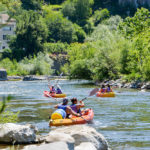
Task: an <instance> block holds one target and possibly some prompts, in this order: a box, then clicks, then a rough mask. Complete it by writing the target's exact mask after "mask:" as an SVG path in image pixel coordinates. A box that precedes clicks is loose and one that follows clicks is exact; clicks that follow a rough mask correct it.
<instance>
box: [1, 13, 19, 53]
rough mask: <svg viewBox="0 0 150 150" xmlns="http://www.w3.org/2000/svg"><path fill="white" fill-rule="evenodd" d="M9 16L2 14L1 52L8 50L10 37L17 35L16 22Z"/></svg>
mask: <svg viewBox="0 0 150 150" xmlns="http://www.w3.org/2000/svg"><path fill="white" fill-rule="evenodd" d="M8 19H9V16H8V15H7V14H0V51H2V49H5V48H8V36H10V35H13V34H15V33H14V29H15V27H16V21H15V20H14V19H10V20H8Z"/></svg>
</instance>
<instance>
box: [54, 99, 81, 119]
mask: <svg viewBox="0 0 150 150" xmlns="http://www.w3.org/2000/svg"><path fill="white" fill-rule="evenodd" d="M54 108H57V109H63V110H64V111H65V112H66V114H67V116H66V118H69V116H70V115H74V116H77V117H80V116H81V115H80V114H79V113H76V112H75V111H73V110H72V109H71V107H70V106H68V99H67V98H64V99H63V102H62V103H61V104H58V105H55V106H54Z"/></svg>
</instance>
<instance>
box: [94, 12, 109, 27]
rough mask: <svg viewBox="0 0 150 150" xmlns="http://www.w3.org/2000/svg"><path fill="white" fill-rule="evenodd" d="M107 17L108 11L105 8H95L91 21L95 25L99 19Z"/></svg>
mask: <svg viewBox="0 0 150 150" xmlns="http://www.w3.org/2000/svg"><path fill="white" fill-rule="evenodd" d="M108 17H109V11H108V10H107V9H102V10H96V11H95V12H94V15H93V21H94V24H95V26H97V25H98V24H99V23H100V22H101V21H103V20H105V19H107V18H108Z"/></svg>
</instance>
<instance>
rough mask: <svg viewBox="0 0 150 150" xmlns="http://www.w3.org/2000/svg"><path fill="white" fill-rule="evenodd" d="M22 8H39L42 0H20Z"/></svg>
mask: <svg viewBox="0 0 150 150" xmlns="http://www.w3.org/2000/svg"><path fill="white" fill-rule="evenodd" d="M21 2H22V8H23V9H26V10H30V9H31V10H41V7H42V2H43V0H21Z"/></svg>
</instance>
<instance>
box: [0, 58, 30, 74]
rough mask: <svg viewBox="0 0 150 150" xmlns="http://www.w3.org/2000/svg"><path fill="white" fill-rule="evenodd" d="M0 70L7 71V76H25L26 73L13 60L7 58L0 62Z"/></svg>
mask: <svg viewBox="0 0 150 150" xmlns="http://www.w3.org/2000/svg"><path fill="white" fill-rule="evenodd" d="M0 68H4V69H6V70H7V74H8V75H26V74H27V72H26V71H24V70H22V68H21V66H19V64H18V63H17V62H16V60H15V59H14V60H13V61H11V60H10V59H9V58H5V59H3V60H1V61H0Z"/></svg>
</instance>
